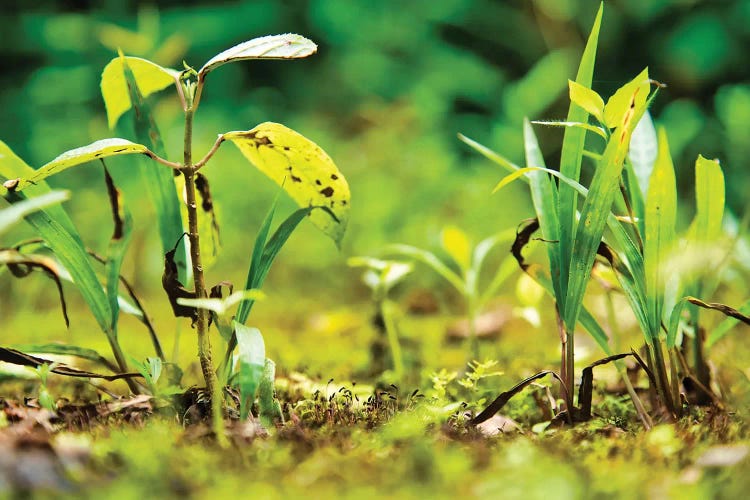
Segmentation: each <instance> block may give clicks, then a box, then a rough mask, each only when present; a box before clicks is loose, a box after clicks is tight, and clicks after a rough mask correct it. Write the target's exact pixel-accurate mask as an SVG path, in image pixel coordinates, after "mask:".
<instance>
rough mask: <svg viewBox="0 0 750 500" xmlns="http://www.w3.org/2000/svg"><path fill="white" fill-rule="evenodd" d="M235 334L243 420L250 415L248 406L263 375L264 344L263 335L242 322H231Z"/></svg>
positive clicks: (251, 403) (251, 402) (249, 406)
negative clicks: (237, 348)
mask: <svg viewBox="0 0 750 500" xmlns="http://www.w3.org/2000/svg"><path fill="white" fill-rule="evenodd" d="M233 326H234V331H235V334H236V335H237V345H239V348H240V349H239V354H238V356H237V362H238V364H239V386H240V419H241V420H245V419H246V418H247V417H248V415H250V408H251V407H252V405H253V401H254V400H255V393H256V392H257V390H258V386H259V385H260V381H261V378H262V377H263V369H264V367H265V360H266V346H265V343H264V342H263V335H262V334H261V333H260V330H258V329H257V328H251V327H248V326H245V325H243V324H242V323H238V322H236V321H235V322H233Z"/></svg>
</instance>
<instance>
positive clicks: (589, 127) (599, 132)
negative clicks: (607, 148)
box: [531, 120, 607, 139]
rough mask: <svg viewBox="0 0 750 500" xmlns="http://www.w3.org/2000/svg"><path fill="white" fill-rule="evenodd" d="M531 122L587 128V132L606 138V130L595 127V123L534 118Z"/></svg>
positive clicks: (550, 125) (552, 125) (549, 125)
mask: <svg viewBox="0 0 750 500" xmlns="http://www.w3.org/2000/svg"><path fill="white" fill-rule="evenodd" d="M531 123H533V124H534V125H545V126H547V127H574V128H580V129H582V130H588V131H589V132H593V133H595V134H596V135H598V136H599V137H601V138H602V139H607V132H605V131H604V130H603V129H602V128H601V127H597V126H596V125H591V124H590V123H580V122H566V121H555V120H534V121H532V122H531Z"/></svg>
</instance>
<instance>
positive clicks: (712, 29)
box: [0, 0, 750, 373]
mask: <svg viewBox="0 0 750 500" xmlns="http://www.w3.org/2000/svg"><path fill="white" fill-rule="evenodd" d="M598 5H599V3H598V2H596V1H591V0H513V1H502V2H501V1H489V0H441V1H428V0H422V1H412V2H403V1H392V0H383V1H380V2H370V1H364V0H308V1H302V0H300V1H271V0H268V1H265V0H259V1H246V2H230V1H226V2H188V1H181V2H173V1H161V2H156V3H143V2H134V1H131V2H120V1H114V0H111V1H103V2H87V1H79V2H53V1H38V2H35V3H34V5H33V6H30V5H26V3H25V2H5V3H4V5H3V14H2V17H0V30H1V31H0V32H2V33H3V36H2V37H1V38H0V56H1V57H2V60H3V62H4V71H3V72H2V73H1V74H0V108H1V109H2V110H3V119H2V120H0V139H2V140H3V141H5V142H6V143H8V145H9V146H10V147H11V148H12V149H13V150H14V151H16V152H17V153H18V154H19V155H20V156H21V157H22V158H24V159H25V160H26V161H27V162H28V163H29V164H31V165H33V166H38V165H42V164H44V163H46V162H47V161H49V160H50V159H52V158H53V157H55V156H56V155H57V154H59V153H60V152H62V151H65V150H68V149H72V148H74V147H77V146H80V145H84V144H88V143H90V142H92V141H94V140H96V139H100V138H104V137H108V136H112V135H120V136H125V137H127V136H128V134H129V131H128V130H127V128H123V129H121V130H117V131H115V132H110V131H109V130H107V126H106V116H105V114H104V107H103V103H102V100H101V97H100V94H99V75H100V72H101V69H102V68H103V67H104V65H105V64H106V63H107V62H108V61H109V60H110V59H111V58H112V57H114V55H115V54H116V49H117V48H118V47H120V48H122V49H123V51H124V52H125V53H126V54H128V55H135V56H142V57H146V58H150V59H153V60H154V61H155V62H157V63H159V64H161V65H164V66H169V67H173V68H178V69H179V68H180V67H181V66H182V61H183V60H184V61H186V62H187V63H188V64H190V65H192V66H194V67H200V66H201V65H202V64H203V63H204V62H205V61H206V60H208V59H209V58H210V57H211V56H213V55H214V54H216V53H218V52H220V51H221V50H223V49H225V48H227V47H229V46H232V45H234V44H236V43H239V42H241V41H244V40H247V39H250V38H253V37H256V36H261V35H265V34H273V33H282V32H296V33H300V34H302V35H305V36H307V37H309V38H311V39H312V40H314V41H315V42H317V43H318V44H319V53H318V54H317V55H315V56H314V57H311V58H309V59H306V60H302V61H294V62H285V61H272V62H254V63H242V64H232V65H227V66H224V67H222V68H221V69H220V70H217V71H216V72H213V73H211V75H210V77H209V78H208V83H207V86H206V91H205V93H204V97H203V100H202V105H201V108H200V110H199V112H198V115H197V117H196V129H195V137H196V138H195V154H196V155H197V156H202V154H203V152H204V151H206V150H207V149H208V148H209V147H210V145H211V144H212V143H213V140H214V138H215V137H216V134H218V133H221V132H224V131H228V130H246V129H250V128H252V127H253V126H255V125H256V124H257V123H259V122H262V121H267V120H270V121H278V122H282V123H285V124H287V125H289V126H291V127H292V128H295V129H296V130H298V131H300V132H301V133H303V134H304V135H306V136H307V137H309V138H311V139H313V140H315V141H316V142H317V143H318V144H320V145H321V146H322V147H323V148H324V149H325V150H326V151H327V152H328V153H329V154H330V155H331V156H332V157H333V159H334V160H335V161H336V163H337V165H338V166H339V168H340V169H341V170H342V171H343V172H344V174H345V175H346V176H347V179H348V180H349V184H350V186H351V190H352V205H353V212H352V221H351V225H350V228H349V233H348V235H347V237H346V239H345V242H344V246H343V250H342V252H341V253H338V252H337V251H336V249H335V248H334V247H333V245H332V244H331V243H330V242H329V241H327V240H326V239H325V238H324V237H323V236H321V235H320V234H319V233H317V232H316V231H315V229H313V228H311V227H302V228H301V230H300V231H299V232H298V233H297V234H295V235H294V236H293V237H292V240H291V241H290V243H289V245H288V247H287V248H286V249H285V250H284V252H283V253H282V255H281V256H280V258H279V261H278V263H277V265H276V267H275V268H274V269H273V270H272V272H271V275H270V276H269V282H268V284H267V286H266V291H267V293H268V294H269V299H268V300H267V301H266V302H264V303H262V304H259V305H258V307H257V310H256V311H254V314H256V313H257V319H256V321H257V322H258V324H259V325H260V326H261V329H262V330H263V331H264V333H265V334H266V338H267V342H268V343H269V344H270V346H271V347H270V349H271V351H272V357H276V358H277V360H279V361H280V362H279V365H280V366H283V365H284V364H285V363H286V364H287V366H293V367H304V366H306V365H307V364H311V365H312V366H313V367H316V369H321V370H322V369H329V368H331V366H334V365H335V368H333V369H334V370H335V373H348V372H350V371H351V370H353V369H356V368H357V367H358V366H361V365H363V364H365V363H366V361H367V352H366V347H365V346H364V345H362V344H361V342H359V343H358V342H357V341H356V338H355V336H352V337H351V340H350V344H347V343H346V341H345V340H342V338H349V337H347V333H346V332H349V331H356V330H357V328H359V327H363V326H362V325H363V324H366V319H365V320H363V319H362V317H366V315H367V313H368V312H369V309H366V308H367V305H366V301H367V298H368V292H367V290H366V289H365V288H364V287H363V286H362V285H361V284H360V282H359V272H358V271H353V270H350V269H348V268H347V267H346V258H347V257H348V256H351V255H358V254H373V253H376V252H378V251H379V250H380V249H381V248H382V247H383V246H384V245H385V244H387V243H391V242H404V243H411V244H415V245H418V246H423V247H429V248H435V247H436V244H437V241H438V235H439V232H440V229H441V228H442V227H443V226H445V225H446V224H454V225H457V226H459V227H462V228H464V229H465V230H466V232H467V233H468V234H469V235H470V236H471V237H472V238H473V239H474V241H478V240H480V239H481V238H484V237H485V236H488V235H490V234H492V233H494V232H496V231H499V230H502V229H505V228H508V227H514V226H515V225H516V224H517V223H518V222H519V221H520V220H521V219H523V218H525V217H528V216H529V215H530V214H531V207H530V204H529V202H528V200H527V196H526V193H525V191H524V189H523V188H520V187H519V188H516V189H514V188H509V189H507V190H504V191H503V192H501V194H499V195H497V196H494V197H493V196H490V190H491V188H492V187H493V185H494V184H495V183H496V182H497V180H498V179H499V178H500V176H501V175H502V174H503V172H501V171H499V170H498V169H497V168H496V167H495V166H493V165H491V164H489V163H488V162H487V161H485V160H484V159H482V158H480V157H478V156H477V155H476V154H475V153H473V152H471V151H469V150H468V148H467V147H466V146H464V145H463V144H462V143H461V142H459V141H458V140H457V139H456V133H457V132H462V133H464V134H465V135H467V136H469V137H472V138H475V139H477V140H479V141H480V142H482V143H484V144H486V145H487V146H490V147H492V148H493V149H495V150H497V151H499V152H502V153H504V154H505V155H507V156H508V157H509V158H510V159H512V160H514V161H521V154H522V136H521V123H522V120H523V118H524V117H525V116H528V117H530V118H532V119H555V118H563V117H564V116H565V113H566V109H567V98H566V88H567V87H566V81H567V79H568V78H572V77H573V76H574V74H575V68H576V65H577V61H578V57H579V56H580V51H581V49H582V47H583V43H584V41H585V36H586V34H587V33H588V30H589V29H590V26H591V24H592V22H593V18H594V15H595V12H596V9H597V8H598ZM748 47H750V2H748V1H747V0H710V1H709V0H703V1H701V0H620V1H614V0H613V1H608V2H606V11H605V18H604V23H603V28H602V34H601V37H600V48H599V57H598V64H597V70H596V74H595V81H594V88H595V89H596V90H597V91H599V92H600V93H601V94H602V95H605V96H606V95H609V94H610V93H611V92H613V91H614V90H615V89H616V88H617V87H619V86H620V85H621V84H622V83H623V82H625V81H626V80H629V79H630V78H632V77H633V76H634V75H635V74H637V73H638V72H639V71H640V70H641V69H643V67H644V66H649V68H650V74H651V76H652V77H653V78H655V79H657V80H659V81H661V82H664V83H666V84H667V85H668V88H666V89H664V90H663V91H662V92H661V93H660V95H659V97H658V99H657V101H656V103H655V105H654V109H653V110H652V112H653V114H654V116H655V117H656V119H657V121H658V122H660V123H662V124H663V125H665V126H666V127H667V130H668V133H669V136H670V146H671V148H672V154H673V156H674V158H675V164H676V167H677V176H678V183H679V184H680V186H681V190H682V193H683V198H684V200H685V201H686V202H687V206H689V204H690V202H691V199H692V197H693V195H692V189H693V186H692V179H693V168H692V165H693V162H694V160H695V157H696V155H697V154H698V153H702V154H703V155H704V156H708V157H716V158H719V159H720V160H721V161H722V166H723V168H724V170H725V174H726V176H727V178H728V179H729V182H728V183H727V189H728V196H729V205H730V207H731V208H732V209H733V210H734V211H735V212H736V213H740V214H741V213H742V212H743V211H744V208H745V204H746V202H745V200H746V195H745V190H746V188H747V186H748V182H747V181H748V175H750V159H749V158H750V141H747V135H748V133H747V124H748V123H750V66H749V65H748V64H747V48H748ZM151 102H152V103H153V104H154V106H155V108H156V113H157V119H158V121H159V124H160V127H161V129H162V133H163V135H164V138H165V141H166V144H167V149H168V151H169V152H170V158H171V159H179V158H180V147H181V142H182V121H181V119H182V115H181V111H180V109H179V104H178V102H177V99H176V97H175V95H173V93H172V92H171V91H167V92H163V93H161V94H159V95H156V96H154V97H152V98H151ZM539 134H540V140H541V142H542V146H543V148H544V151H545V154H546V156H547V160H548V165H549V166H555V165H556V163H557V160H556V158H557V154H558V150H557V149H556V145H557V144H558V143H559V140H560V138H561V132H560V131H559V130H544V129H542V130H539ZM111 165H112V167H113V168H115V169H122V171H124V172H126V171H127V168H128V164H127V160H122V159H119V160H112V162H111ZM204 172H205V173H206V175H207V176H208V177H209V179H210V180H211V182H212V188H213V191H214V197H215V199H216V203H217V206H218V210H219V216H220V223H221V227H222V243H223V250H222V252H221V254H220V255H219V256H218V257H219V258H218V261H217V262H216V264H215V265H214V267H213V268H212V269H210V271H209V281H211V282H217V281H220V280H222V279H229V280H231V281H233V282H235V283H236V284H239V283H243V282H244V274H245V272H246V266H247V262H248V258H249V253H250V248H251V245H252V242H253V240H254V236H255V232H256V230H257V228H258V226H259V224H260V221H261V220H262V217H263V216H264V214H265V212H266V210H267V208H268V206H269V204H270V201H271V199H272V197H273V196H274V194H275V190H274V188H273V185H272V184H271V182H270V181H267V180H266V179H265V178H264V177H263V176H262V175H261V174H259V173H257V172H255V171H254V170H252V169H251V168H249V167H248V166H247V164H246V163H245V161H244V160H243V159H242V158H241V157H240V155H239V154H238V153H237V152H236V151H235V150H233V149H232V148H231V147H222V150H221V151H220V152H219V154H217V156H216V157H215V158H214V160H213V162H212V163H211V164H210V165H209V167H208V168H207V169H206V170H204ZM125 177H126V175H125ZM51 184H52V185H54V186H59V187H66V188H70V189H72V190H73V192H74V193H75V195H74V197H73V199H72V200H71V201H70V202H68V203H67V204H66V207H67V209H68V210H69V212H70V213H71V214H72V216H73V218H74V220H75V221H76V223H77V225H78V227H79V229H80V231H81V233H82V235H83V236H84V238H86V242H87V244H88V245H89V246H91V247H92V248H94V249H102V248H104V247H105V246H106V244H107V240H108V237H109V235H110V232H111V227H110V224H111V221H110V215H109V213H108V212H107V210H105V209H104V207H105V206H106V198H105V193H104V189H103V180H102V174H101V172H100V169H97V168H89V169H87V168H82V169H74V170H72V171H70V172H69V173H65V174H64V175H60V176H58V177H55V178H53V179H52V180H51ZM133 191H135V192H137V189H133V188H132V187H131V190H130V192H131V193H132V192H133ZM126 203H128V205H129V206H130V209H131V210H132V211H133V212H134V216H135V224H136V228H137V232H136V234H135V237H134V241H133V245H132V249H131V251H130V255H129V258H128V262H127V264H126V267H125V273H126V275H127V276H128V277H129V278H131V279H132V280H133V282H134V283H135V285H136V287H137V288H138V289H139V290H141V291H142V293H143V294H144V295H145V296H146V297H147V298H148V299H149V300H148V302H147V303H149V305H150V308H149V312H150V313H151V314H152V315H153V316H154V317H155V318H156V322H157V327H161V329H163V330H166V331H167V332H172V331H173V330H175V329H177V330H179V328H180V327H179V326H175V325H176V324H175V322H174V321H173V320H171V319H170V318H169V317H168V311H167V310H166V299H165V298H164V297H163V296H162V294H161V291H160V274H161V265H162V257H161V256H160V255H159V253H160V252H159V244H158V241H157V240H158V238H157V233H156V229H155V228H154V227H153V225H152V224H151V223H150V217H151V215H150V207H149V206H148V201H147V198H146V197H145V196H143V197H142V198H138V197H137V196H136V197H133V196H132V195H131V196H130V197H129V198H128V199H127V200H126ZM287 206H290V205H287ZM685 215H686V216H688V215H689V214H685ZM685 220H689V218H688V217H686V219H685ZM28 234H30V233H28V232H24V231H23V230H20V231H18V232H17V234H14V235H9V236H7V239H8V241H4V242H3V245H6V244H11V243H12V242H13V241H15V240H14V238H16V239H20V238H22V237H24V235H28ZM426 274H427V273H420V276H418V277H417V281H418V282H419V280H422V281H421V285H422V286H425V287H426V286H432V285H437V284H438V283H439V282H438V281H437V280H433V281H430V278H429V277H427V276H426ZM440 293H442V294H443V295H444V296H441V297H439V298H440V299H441V300H442V301H443V302H444V303H445V304H446V305H447V308H448V310H451V307H453V309H456V307H455V306H451V302H452V297H451V295H450V292H449V291H444V292H440ZM74 294H75V292H73V291H72V290H71V292H70V294H69V295H70V296H71V299H72V300H74V304H76V302H75V300H76V299H75V297H73V295H74ZM0 300H1V301H2V302H1V303H0V316H2V317H3V318H6V320H7V321H8V322H9V323H8V324H7V325H6V329H7V330H8V331H13V332H15V333H13V334H12V337H14V339H13V341H19V340H18V339H16V338H15V337H16V336H18V337H20V336H23V337H24V339H23V340H24V341H41V340H45V341H46V340H51V339H57V340H66V341H69V340H72V341H78V343H81V344H90V343H91V342H99V341H101V342H102V345H103V339H97V340H90V338H91V337H93V335H92V334H91V333H90V332H93V331H95V327H94V325H93V321H92V320H90V318H88V317H87V315H86V312H85V310H84V308H83V307H80V304H79V306H77V307H75V308H74V309H75V313H74V317H73V326H72V328H71V331H69V332H68V331H66V330H65V328H64V325H62V321H61V320H60V318H59V312H58V311H57V309H56V306H55V300H56V299H55V293H54V291H53V290H51V289H50V287H49V283H48V282H46V281H45V280H44V278H43V277H41V276H38V277H34V278H32V279H27V280H24V281H12V280H11V279H10V278H9V277H8V276H7V273H5V274H4V275H2V276H0ZM354 304H357V305H358V307H359V308H360V311H359V312H357V311H356V309H355V312H354V313H352V312H351V311H350V308H349V307H348V306H351V305H354ZM363 311H364V312H365V314H362V312H363ZM457 312H460V310H458V309H457ZM41 316H45V317H47V316H48V317H49V321H46V322H45V323H44V324H45V325H48V328H46V329H43V330H40V329H35V330H34V331H28V329H29V327H28V324H29V323H28V321H29V320H30V319H31V318H35V319H36V320H38V319H39V318H40V317H41ZM7 318H10V319H7ZM125 321H128V320H125ZM252 322H253V320H252V319H251V323H252ZM552 325H553V323H552V322H550V324H549V325H548V326H550V331H549V332H547V333H545V334H544V335H545V336H548V337H550V341H551V342H552V344H554V341H553V340H552V339H553V338H554V337H555V335H556V334H555V333H554V332H553V331H551V330H552ZM133 328H137V327H135V326H134V327H133ZM181 328H182V330H183V331H185V330H188V328H187V325H182V326H181ZM436 329H437V328H435V330H436ZM281 332H283V334H282V333H281ZM138 335H140V333H139V334H138ZM416 335H417V336H420V337H422V336H424V337H428V336H430V337H431V338H432V337H439V336H440V335H441V333H440V332H434V331H425V332H422V331H420V332H417V333H416ZM30 337H31V338H30ZM128 342H130V343H131V344H132V345H131V346H130V347H131V349H133V350H134V352H136V353H139V349H141V347H139V341H138V340H136V339H132V340H126V341H125V343H126V345H127V343H128ZM328 342H332V343H336V344H337V345H340V346H342V348H341V351H342V353H343V354H342V356H340V357H339V358H334V359H336V363H334V362H333V361H331V360H330V357H329V358H326V356H329V353H325V352H320V351H321V346H324V345H325V344H326V343H328ZM435 342H438V340H435ZM144 343H145V342H144ZM192 345H193V339H192V336H189V335H185V339H184V340H183V341H182V345H181V346H178V347H177V348H176V350H183V349H186V350H187V351H186V352H192V349H193V347H192ZM290 346H291V347H290ZM313 348H314V349H317V351H310V349H313ZM324 349H325V347H324ZM313 352H316V353H317V354H315V353H313ZM311 353H313V354H311ZM310 356H312V361H311V360H310ZM326 360H328V361H326Z"/></svg>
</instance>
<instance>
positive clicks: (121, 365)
mask: <svg viewBox="0 0 750 500" xmlns="http://www.w3.org/2000/svg"><path fill="white" fill-rule="evenodd" d="M107 340H108V341H109V347H110V348H111V349H112V354H114V356H115V362H116V363H117V368H118V369H119V370H120V373H127V372H128V363H127V361H125V355H124V354H123V352H122V349H121V348H120V343H119V342H118V341H117V333H115V332H109V333H108V334H107ZM125 383H126V384H128V387H129V388H130V392H132V393H133V394H140V393H141V391H140V389H139V388H138V384H136V383H135V381H134V380H133V379H131V378H126V379H125Z"/></svg>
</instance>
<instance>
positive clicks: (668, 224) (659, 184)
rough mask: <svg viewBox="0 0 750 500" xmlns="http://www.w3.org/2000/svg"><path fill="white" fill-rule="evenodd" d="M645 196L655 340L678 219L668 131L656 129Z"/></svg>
mask: <svg viewBox="0 0 750 500" xmlns="http://www.w3.org/2000/svg"><path fill="white" fill-rule="evenodd" d="M649 186H650V187H649V190H648V196H647V197H646V220H645V227H646V234H645V240H644V259H643V260H644V265H645V273H646V304H647V309H648V318H649V325H650V331H649V332H648V335H649V337H650V339H651V341H655V340H656V339H657V335H658V333H659V329H660V327H661V322H662V317H661V316H662V308H663V303H664V289H665V286H666V282H667V279H668V277H669V276H670V272H669V269H668V263H667V259H668V258H669V256H670V252H671V251H672V248H673V246H674V241H675V221H676V218H677V187H676V183H675V173H674V165H673V163H672V157H671V155H670V154H669V143H668V142H667V134H666V132H665V131H664V129H663V128H660V129H659V152H658V155H657V157H656V162H655V163H654V170H653V173H652V174H651V178H650V179H649Z"/></svg>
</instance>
